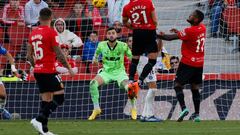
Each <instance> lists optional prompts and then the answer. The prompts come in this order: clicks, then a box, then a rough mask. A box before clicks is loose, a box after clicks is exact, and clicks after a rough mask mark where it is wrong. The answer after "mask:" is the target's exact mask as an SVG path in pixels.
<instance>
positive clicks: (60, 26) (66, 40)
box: [53, 18, 83, 49]
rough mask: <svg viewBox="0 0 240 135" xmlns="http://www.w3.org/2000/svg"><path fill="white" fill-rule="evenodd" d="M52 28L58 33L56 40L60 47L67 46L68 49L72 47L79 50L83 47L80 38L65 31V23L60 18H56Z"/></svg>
mask: <svg viewBox="0 0 240 135" xmlns="http://www.w3.org/2000/svg"><path fill="white" fill-rule="evenodd" d="M53 27H54V29H55V30H56V32H57V33H58V38H57V40H58V43H59V44H60V45H67V46H68V47H69V48H70V49H72V47H76V48H79V47H81V46H82V45H83V42H82V40H81V38H80V37H78V36H77V35H76V34H74V33H73V32H70V31H69V30H67V29H66V23H65V21H64V20H63V19H62V18H58V19H57V20H56V21H55V22H54V25H53Z"/></svg>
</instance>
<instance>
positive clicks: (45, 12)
mask: <svg viewBox="0 0 240 135" xmlns="http://www.w3.org/2000/svg"><path fill="white" fill-rule="evenodd" d="M39 21H40V23H49V25H50V24H51V21H52V10H51V9H50V8H43V9H41V10H40V13H39Z"/></svg>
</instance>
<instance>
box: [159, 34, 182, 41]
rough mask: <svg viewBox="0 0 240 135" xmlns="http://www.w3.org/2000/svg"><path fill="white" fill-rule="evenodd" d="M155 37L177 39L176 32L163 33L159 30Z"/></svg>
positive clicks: (168, 39)
mask: <svg viewBox="0 0 240 135" xmlns="http://www.w3.org/2000/svg"><path fill="white" fill-rule="evenodd" d="M157 37H158V38H159V39H162V40H167V41H172V40H176V39H179V37H178V34H177V33H174V34H165V33H163V32H160V33H159V34H158V35H157Z"/></svg>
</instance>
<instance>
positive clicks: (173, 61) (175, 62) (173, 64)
mask: <svg viewBox="0 0 240 135" xmlns="http://www.w3.org/2000/svg"><path fill="white" fill-rule="evenodd" d="M170 65H171V68H170V69H169V73H176V72H177V69H178V66H179V58H178V57H177V56H172V57H171V58H170Z"/></svg>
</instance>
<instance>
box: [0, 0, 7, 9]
mask: <svg viewBox="0 0 240 135" xmlns="http://www.w3.org/2000/svg"><path fill="white" fill-rule="evenodd" d="M7 3H8V0H0V8H2V7H4V5H6V4H7Z"/></svg>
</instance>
